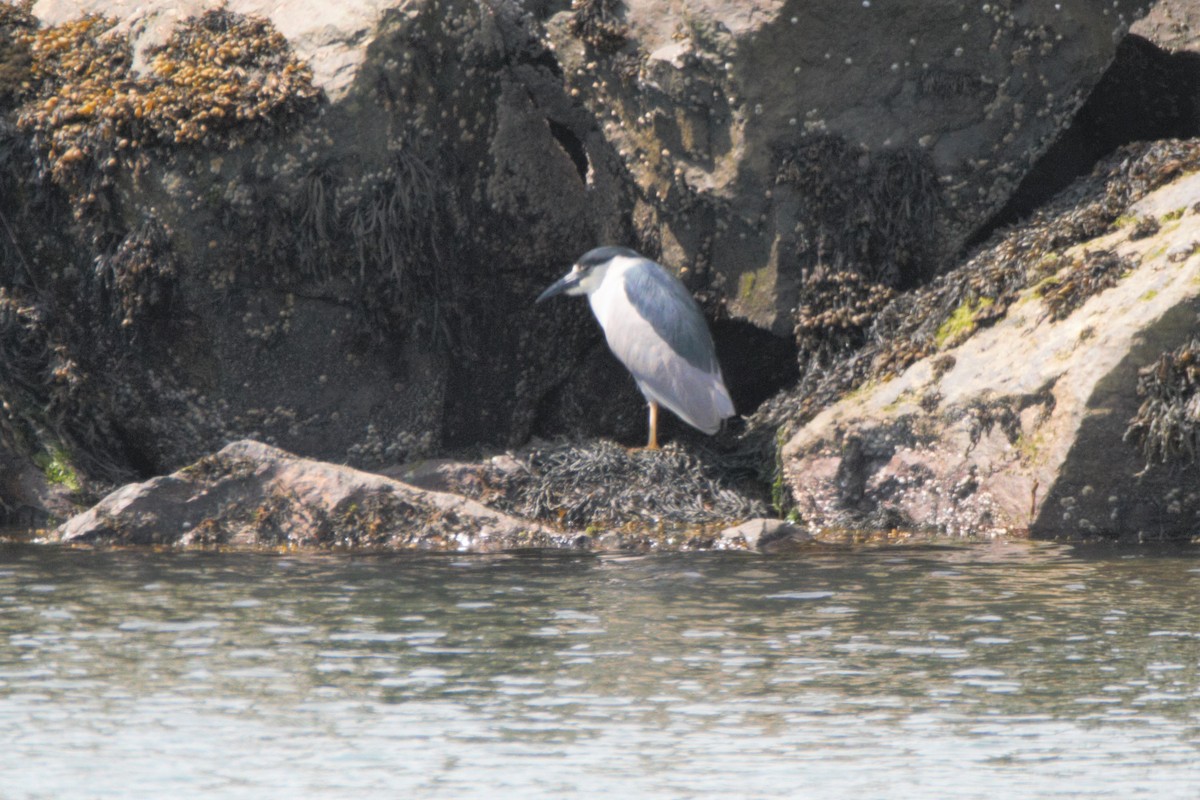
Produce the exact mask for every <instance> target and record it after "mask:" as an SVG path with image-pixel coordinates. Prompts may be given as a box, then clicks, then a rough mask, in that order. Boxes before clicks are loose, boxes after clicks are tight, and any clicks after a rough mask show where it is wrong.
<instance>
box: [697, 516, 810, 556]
mask: <svg viewBox="0 0 1200 800" xmlns="http://www.w3.org/2000/svg"><path fill="white" fill-rule="evenodd" d="M717 538H718V541H720V542H721V543H723V544H725V545H726V546H730V547H734V548H740V547H746V548H748V549H750V550H762V551H765V552H778V551H782V550H787V549H790V548H794V547H800V546H803V545H808V544H812V543H813V542H815V541H816V539H815V537H813V535H812V534H811V533H810V532H809V531H807V530H805V529H804V528H802V527H800V526H799V525H793V524H792V523H790V522H787V521H786V520H782V519H771V518H768V517H760V518H758V519H751V520H747V521H746V522H743V523H742V524H740V525H735V526H733V527H731V528H726V529H725V530H723V531H721V533H720V534H718V537H717Z"/></svg>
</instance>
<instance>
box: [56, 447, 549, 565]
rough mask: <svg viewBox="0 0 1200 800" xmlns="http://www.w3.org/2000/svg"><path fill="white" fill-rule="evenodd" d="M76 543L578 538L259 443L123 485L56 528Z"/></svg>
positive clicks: (520, 543) (446, 545)
mask: <svg viewBox="0 0 1200 800" xmlns="http://www.w3.org/2000/svg"><path fill="white" fill-rule="evenodd" d="M57 538H58V539H59V540H61V541H64V542H72V543H100V544H131V545H147V544H158V545H228V546H247V547H273V546H281V545H286V546H307V547H325V548H328V547H377V548H387V549H411V548H419V549H438V550H471V551H489V550H498V549H511V548H514V547H527V546H542V547H548V546H571V542H572V541H573V540H572V539H571V537H568V536H565V535H562V534H558V533H555V532H553V531H551V530H549V529H547V528H545V527H543V526H541V525H539V524H537V523H531V522H526V521H522V520H517V519H515V518H513V517H510V516H507V515H505V514H502V513H499V512H497V511H494V510H492V509H489V508H486V507H485V506H483V505H480V504H479V503H477V502H475V501H473V500H469V499H467V498H464V497H460V496H457V495H452V494H446V493H443V492H433V491H426V490H423V489H418V488H416V487H414V486H410V485H407V484H404V483H401V482H400V481H395V480H392V479H390V478H386V477H383V476H381V475H375V474H371V473H366V472H360V471H359V470H355V469H351V468H350V467H344V466H338V465H335V464H328V463H324V462H319V461H312V460H310V459H304V458H299V457H297V456H294V455H291V454H290V453H286V452H284V451H282V450H279V449H277V448H274V447H270V446H268V445H264V444H261V443H259V442H253V441H240V442H234V443H232V444H230V445H228V446H227V447H225V448H223V449H222V450H221V451H220V452H218V453H216V454H215V455H213V456H210V457H207V458H204V459H202V460H200V461H199V462H197V463H195V464H193V465H191V466H189V467H185V468H184V469H182V470H179V471H178V472H175V473H172V474H171V475H165V476H161V477H157V478H152V479H151V480H148V481H145V482H143V483H134V484H129V485H127V486H124V487H122V488H120V489H118V490H117V491H115V492H113V493H112V494H110V495H108V496H107V497H105V498H104V499H103V500H102V501H101V502H100V503H98V504H97V505H96V506H94V507H93V508H91V509H89V510H88V511H85V512H83V513H82V514H79V515H77V516H75V517H72V518H71V519H70V520H68V521H67V522H66V523H64V524H63V525H62V526H61V527H60V528H59V529H58V531H57Z"/></svg>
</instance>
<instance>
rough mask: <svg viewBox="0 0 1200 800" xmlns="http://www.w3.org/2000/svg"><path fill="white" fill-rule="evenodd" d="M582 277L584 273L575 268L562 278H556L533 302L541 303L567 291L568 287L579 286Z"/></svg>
mask: <svg viewBox="0 0 1200 800" xmlns="http://www.w3.org/2000/svg"><path fill="white" fill-rule="evenodd" d="M582 279H583V273H582V272H579V271H578V270H574V269H573V270H571V271H570V272H568V273H567V274H566V275H564V276H562V277H561V278H559V279H558V280H556V281H555V282H554V283H552V284H550V286H549V288H547V289H546V291H544V292H542V293H541V294H539V295H538V299H537V300H534V301H533V302H534V303H540V302H542V301H543V300H549V299H550V298H551V297H554V296H555V295H559V294H562V293H563V292H565V291H567V290H568V289H572V288H574V287H576V286H578V285H579V281H580V280H582Z"/></svg>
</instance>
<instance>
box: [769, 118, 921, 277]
mask: <svg viewBox="0 0 1200 800" xmlns="http://www.w3.org/2000/svg"><path fill="white" fill-rule="evenodd" d="M775 183H776V185H786V186H789V187H791V188H792V189H793V190H794V191H795V192H796V194H797V196H798V197H800V198H803V203H802V210H801V211H800V215H799V220H798V223H797V226H796V237H795V239H796V252H795V257H796V260H797V262H798V265H799V267H800V269H801V270H802V271H804V272H809V271H813V270H815V269H817V268H819V267H824V268H825V269H832V270H834V271H838V272H842V271H851V272H855V273H858V274H860V275H861V276H862V277H863V279H864V280H866V281H867V282H868V283H879V284H883V285H885V286H888V287H891V288H895V289H904V288H909V287H912V286H915V285H917V284H919V283H920V282H922V281H923V280H926V279H928V277H929V276H931V275H933V274H935V273H936V272H937V271H938V269H939V267H940V265H939V264H938V263H937V258H938V245H937V234H938V226H937V224H936V223H937V220H938V219H939V217H940V216H941V207H942V196H941V190H940V188H939V186H938V180H937V173H936V171H935V169H934V167H933V164H932V162H931V161H930V159H929V156H928V155H927V154H923V153H920V152H919V151H917V150H914V149H893V150H885V151H882V152H878V153H872V152H871V151H869V150H867V149H866V148H865V147H861V146H859V147H855V146H852V145H850V144H849V143H848V142H847V141H846V140H845V139H843V138H842V137H840V136H833V135H821V136H813V137H811V138H809V139H807V140H806V141H805V142H804V143H803V144H801V145H800V146H799V147H797V148H795V149H794V150H792V151H791V152H788V153H786V154H785V155H784V156H783V157H782V158H781V162H780V166H779V170H778V172H777V173H776V176H775Z"/></svg>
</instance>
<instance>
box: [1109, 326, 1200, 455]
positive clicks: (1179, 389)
mask: <svg viewBox="0 0 1200 800" xmlns="http://www.w3.org/2000/svg"><path fill="white" fill-rule="evenodd" d="M1137 393H1138V397H1140V398H1143V399H1142V404H1141V406H1140V407H1139V408H1138V410H1137V413H1136V414H1135V415H1134V416H1133V418H1132V419H1131V420H1130V421H1129V427H1127V428H1126V429H1125V441H1127V442H1132V443H1133V444H1134V445H1136V446H1137V447H1138V449H1139V450H1141V452H1142V456H1143V457H1144V458H1145V459H1146V464H1147V465H1150V464H1176V465H1182V466H1188V465H1192V464H1195V463H1196V459H1197V455H1198V454H1200V339H1196V338H1193V339H1192V340H1191V341H1189V342H1188V343H1186V344H1184V345H1182V346H1180V347H1178V348H1176V349H1175V350H1172V351H1170V352H1167V353H1163V354H1162V355H1160V356H1159V357H1158V360H1157V361H1155V362H1154V363H1152V364H1150V365H1148V366H1146V367H1143V368H1142V369H1141V370H1139V371H1138V385H1137Z"/></svg>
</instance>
